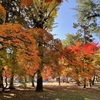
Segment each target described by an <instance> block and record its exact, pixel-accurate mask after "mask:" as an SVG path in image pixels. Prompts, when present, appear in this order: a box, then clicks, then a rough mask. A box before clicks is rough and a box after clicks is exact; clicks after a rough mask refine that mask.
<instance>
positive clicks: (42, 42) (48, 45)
mask: <svg viewBox="0 0 100 100" xmlns="http://www.w3.org/2000/svg"><path fill="white" fill-rule="evenodd" d="M34 33H35V34H34ZM33 36H34V38H35V39H36V42H37V46H38V51H39V54H38V55H39V57H40V58H41V62H40V66H39V70H38V71H37V83H38V82H39V84H37V88H36V90H37V91H38V90H43V84H42V81H43V80H42V72H43V70H44V67H45V66H48V67H51V69H53V68H54V67H55V66H57V64H58V57H57V53H58V51H57V50H59V49H61V48H62V45H61V41H60V40H58V39H54V38H53V35H52V34H50V33H48V32H47V31H46V30H43V29H40V28H35V29H33ZM55 69H56V67H55Z"/></svg>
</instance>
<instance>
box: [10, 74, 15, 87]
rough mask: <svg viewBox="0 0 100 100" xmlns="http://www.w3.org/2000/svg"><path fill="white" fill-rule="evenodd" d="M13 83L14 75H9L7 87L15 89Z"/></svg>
mask: <svg viewBox="0 0 100 100" xmlns="http://www.w3.org/2000/svg"><path fill="white" fill-rule="evenodd" d="M13 81H14V74H12V75H11V79H10V86H9V88H10V89H15V87H14V83H13Z"/></svg>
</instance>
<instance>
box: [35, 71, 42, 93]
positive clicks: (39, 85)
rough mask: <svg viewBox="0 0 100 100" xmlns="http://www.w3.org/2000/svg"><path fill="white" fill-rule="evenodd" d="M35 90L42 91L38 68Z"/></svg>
mask: <svg viewBox="0 0 100 100" xmlns="http://www.w3.org/2000/svg"><path fill="white" fill-rule="evenodd" d="M36 91H39V92H41V91H43V79H42V75H41V71H40V70H38V71H37V86H36Z"/></svg>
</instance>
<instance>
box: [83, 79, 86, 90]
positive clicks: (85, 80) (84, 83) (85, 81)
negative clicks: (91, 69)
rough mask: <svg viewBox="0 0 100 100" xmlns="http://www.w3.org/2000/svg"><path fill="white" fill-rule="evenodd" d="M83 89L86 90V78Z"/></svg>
mask: <svg viewBox="0 0 100 100" xmlns="http://www.w3.org/2000/svg"><path fill="white" fill-rule="evenodd" d="M83 88H86V78H84V87H83Z"/></svg>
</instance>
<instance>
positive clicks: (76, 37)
mask: <svg viewBox="0 0 100 100" xmlns="http://www.w3.org/2000/svg"><path fill="white" fill-rule="evenodd" d="M83 41H84V39H83V37H82V35H81V34H67V35H66V39H65V40H62V44H63V46H64V47H67V46H70V45H73V44H74V43H75V42H80V43H83Z"/></svg>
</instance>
